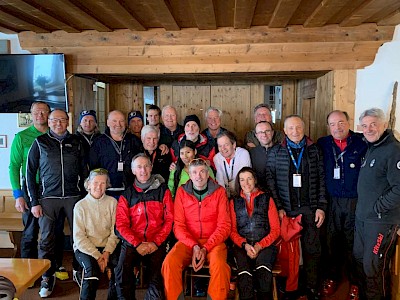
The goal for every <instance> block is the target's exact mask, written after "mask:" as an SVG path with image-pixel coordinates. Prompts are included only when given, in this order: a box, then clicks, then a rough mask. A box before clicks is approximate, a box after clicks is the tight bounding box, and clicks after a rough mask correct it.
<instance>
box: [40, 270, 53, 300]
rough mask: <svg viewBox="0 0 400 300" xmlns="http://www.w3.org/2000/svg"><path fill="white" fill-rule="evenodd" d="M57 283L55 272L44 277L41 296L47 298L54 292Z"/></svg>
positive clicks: (41, 284)
mask: <svg viewBox="0 0 400 300" xmlns="http://www.w3.org/2000/svg"><path fill="white" fill-rule="evenodd" d="M55 284H56V276H55V274H53V275H52V276H50V277H42V282H41V283H40V291H39V296H40V297H41V298H47V297H48V296H50V295H51V293H52V292H53V289H54V286H55Z"/></svg>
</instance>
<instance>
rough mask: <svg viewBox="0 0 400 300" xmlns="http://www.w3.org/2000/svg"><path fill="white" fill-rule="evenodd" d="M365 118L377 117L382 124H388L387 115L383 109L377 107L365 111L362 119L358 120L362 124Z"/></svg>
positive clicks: (361, 116)
mask: <svg viewBox="0 0 400 300" xmlns="http://www.w3.org/2000/svg"><path fill="white" fill-rule="evenodd" d="M365 117H375V118H377V119H378V120H379V121H381V122H386V117H385V113H384V112H383V110H382V109H380V108H377V107H373V108H370V109H366V110H364V111H363V112H362V113H361V115H360V117H359V118H358V120H359V121H360V123H361V122H362V119H364V118H365Z"/></svg>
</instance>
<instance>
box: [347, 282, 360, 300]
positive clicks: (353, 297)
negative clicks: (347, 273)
mask: <svg viewBox="0 0 400 300" xmlns="http://www.w3.org/2000/svg"><path fill="white" fill-rule="evenodd" d="M359 299H360V295H359V292H358V286H356V285H351V286H350V290H349V294H348V296H347V300H359Z"/></svg>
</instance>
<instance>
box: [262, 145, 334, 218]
mask: <svg viewBox="0 0 400 300" xmlns="http://www.w3.org/2000/svg"><path fill="white" fill-rule="evenodd" d="M291 163H292V162H291V158H290V155H289V151H288V149H287V143H286V139H285V140H284V141H283V142H282V143H281V144H278V145H275V146H274V147H273V148H272V149H271V153H270V154H269V155H268V158H267V167H266V176H267V185H268V188H269V189H270V191H271V193H272V198H273V199H274V200H275V202H276V206H277V209H278V210H281V209H284V210H285V211H286V212H290V211H293V210H296V207H297V208H299V207H302V206H310V207H311V209H312V210H316V209H322V210H323V211H326V209H327V205H328V202H327V200H326V197H325V172H324V166H323V157H322V153H321V151H320V149H319V147H318V146H317V145H316V144H314V143H313V142H312V141H311V139H309V138H306V145H305V150H304V154H303V159H302V161H301V164H300V172H299V173H301V174H302V185H303V186H308V191H305V194H306V195H307V196H306V197H301V199H299V202H297V201H296V200H295V199H296V197H295V195H292V193H293V188H292V186H291V184H292V173H291V171H290V170H291V167H290V165H291ZM306 168H308V169H307V170H306ZM304 174H308V178H305V177H306V176H304ZM305 181H307V182H306V184H304V182H305ZM301 189H303V187H302V188H301ZM302 194H303V193H302Z"/></svg>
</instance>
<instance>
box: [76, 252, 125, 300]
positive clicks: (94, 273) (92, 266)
mask: <svg viewBox="0 0 400 300" xmlns="http://www.w3.org/2000/svg"><path fill="white" fill-rule="evenodd" d="M97 249H98V250H99V251H100V252H102V251H103V248H97ZM75 258H76V260H77V261H78V263H79V265H80V266H81V267H82V270H83V271H84V272H83V281H82V287H81V293H80V299H81V300H94V299H96V293H97V288H98V286H99V280H100V276H101V271H100V267H99V264H98V263H97V260H96V259H95V258H94V257H93V256H90V255H88V254H85V253H83V252H81V251H79V250H76V251H75ZM118 258H119V247H117V248H116V249H115V251H114V252H113V253H111V255H110V258H109V261H108V267H109V268H110V269H111V270H112V272H111V279H110V281H109V287H108V297H107V299H108V300H114V299H115V298H116V293H115V276H114V268H115V266H116V265H117V264H118Z"/></svg>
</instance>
